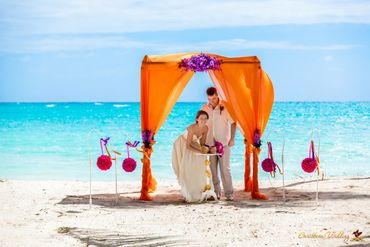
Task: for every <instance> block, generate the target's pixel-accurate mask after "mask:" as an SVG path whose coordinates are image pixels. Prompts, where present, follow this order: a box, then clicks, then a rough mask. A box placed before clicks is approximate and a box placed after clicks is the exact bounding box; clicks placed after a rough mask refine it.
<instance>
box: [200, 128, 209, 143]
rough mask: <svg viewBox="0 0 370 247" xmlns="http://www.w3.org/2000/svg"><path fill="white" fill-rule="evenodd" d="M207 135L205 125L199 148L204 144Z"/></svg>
mask: <svg viewBox="0 0 370 247" xmlns="http://www.w3.org/2000/svg"><path fill="white" fill-rule="evenodd" d="M207 134H208V126H207V125H206V126H205V129H204V131H203V133H202V138H201V139H200V145H201V146H204V145H205V144H206V140H207Z"/></svg>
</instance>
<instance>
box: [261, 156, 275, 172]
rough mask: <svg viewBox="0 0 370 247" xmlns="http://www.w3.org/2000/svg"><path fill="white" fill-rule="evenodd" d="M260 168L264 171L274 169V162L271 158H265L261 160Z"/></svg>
mask: <svg viewBox="0 0 370 247" xmlns="http://www.w3.org/2000/svg"><path fill="white" fill-rule="evenodd" d="M262 169H263V170H264V171H265V172H273V171H275V169H276V164H275V162H274V161H273V160H272V159H270V158H267V159H265V160H264V161H262Z"/></svg>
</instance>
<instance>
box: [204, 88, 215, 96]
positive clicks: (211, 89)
mask: <svg viewBox="0 0 370 247" xmlns="http://www.w3.org/2000/svg"><path fill="white" fill-rule="evenodd" d="M206 92H207V95H208V96H212V95H214V94H217V90H216V88H214V87H209V88H207V91H206Z"/></svg>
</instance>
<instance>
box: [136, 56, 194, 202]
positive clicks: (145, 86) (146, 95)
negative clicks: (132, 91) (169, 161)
mask: <svg viewBox="0 0 370 247" xmlns="http://www.w3.org/2000/svg"><path fill="white" fill-rule="evenodd" d="M191 55H192V54H176V55H167V56H145V57H144V59H143V63H142V66H141V94H140V99H141V100H140V109H141V130H142V132H143V131H150V132H151V133H152V136H153V137H154V135H155V134H156V133H157V131H158V130H159V129H160V127H161V126H162V124H163V123H164V121H165V120H166V118H167V116H168V114H169V113H170V112H171V110H172V108H173V106H174V105H175V103H176V102H177V99H178V98H179V96H180V95H181V93H182V91H183V90H184V88H185V86H186V84H187V83H188V82H189V80H190V79H191V77H192V76H193V74H194V72H192V71H185V70H183V69H179V68H178V62H179V61H180V60H181V59H182V58H184V57H188V56H191ZM154 142H155V141H154V140H153V139H152V140H151V141H150V143H149V144H148V145H143V147H142V149H143V151H144V155H143V159H142V163H143V170H142V187H141V195H140V199H141V200H151V197H150V195H149V192H152V191H155V187H156V182H155V180H154V178H153V176H152V172H151V164H150V157H151V154H152V152H153V144H154Z"/></svg>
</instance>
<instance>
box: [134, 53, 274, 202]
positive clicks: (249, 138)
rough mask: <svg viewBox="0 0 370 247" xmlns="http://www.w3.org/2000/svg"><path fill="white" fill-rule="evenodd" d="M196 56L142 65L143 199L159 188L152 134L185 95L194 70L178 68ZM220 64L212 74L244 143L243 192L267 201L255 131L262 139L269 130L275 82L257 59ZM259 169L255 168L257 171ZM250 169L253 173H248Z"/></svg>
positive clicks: (148, 59) (148, 60) (167, 57)
mask: <svg viewBox="0 0 370 247" xmlns="http://www.w3.org/2000/svg"><path fill="white" fill-rule="evenodd" d="M196 54H198V53H183V54H172V55H165V56H145V57H144V59H143V62H142V67H141V129H142V132H143V133H150V135H147V137H146V138H145V137H143V142H144V143H145V145H144V146H143V149H144V156H143V174H142V190H141V197H140V199H142V200H151V198H150V196H149V194H148V193H149V192H150V191H153V190H155V181H154V179H153V178H152V175H151V168H150V156H151V153H152V152H153V144H154V143H155V142H154V136H155V134H156V133H157V132H158V130H159V129H160V127H161V126H162V124H163V123H164V121H165V120H166V118H167V116H168V114H169V113H170V111H171V110H172V108H173V106H174V105H175V103H176V102H177V99H178V98H179V96H180V94H181V92H182V91H183V90H184V88H185V86H186V84H187V83H188V81H189V80H190V79H191V77H192V76H193V74H194V72H192V71H185V70H184V69H182V68H179V66H178V64H179V62H180V61H181V59H183V58H188V57H190V56H192V55H196ZM208 55H210V56H216V57H217V58H218V59H220V60H222V64H221V66H220V68H221V69H220V70H210V71H208V73H209V75H210V76H211V79H212V81H213V82H214V84H215V86H216V88H217V90H218V92H219V94H220V97H221V98H222V99H223V100H224V104H225V106H226V107H227V109H228V111H229V112H230V114H231V115H232V117H233V119H234V120H235V121H236V122H237V123H238V126H239V128H240V130H241V132H242V133H243V135H244V137H245V139H246V161H245V164H246V165H245V166H246V168H245V169H246V172H245V190H246V191H250V190H252V197H254V198H258V199H265V198H266V197H264V196H263V195H261V194H259V191H258V169H257V168H258V154H259V152H260V149H259V146H258V145H253V144H255V143H254V142H255V140H254V139H255V133H259V136H258V138H260V137H261V136H262V134H263V131H264V129H265V127H266V124H267V121H268V118H269V115H270V112H271V109H272V104H273V101H274V91H273V87H272V83H271V80H270V79H269V77H268V75H267V74H266V73H265V72H264V71H263V70H262V68H261V64H260V61H259V59H258V58H257V57H255V56H252V57H237V58H227V57H223V56H219V55H213V54H208ZM251 150H252V151H253V154H254V155H253V157H254V166H253V186H252V180H251V178H250V167H249V166H250V165H249V164H250V162H249V156H250V151H251ZM255 166H256V167H255ZM248 170H249V171H248Z"/></svg>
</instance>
